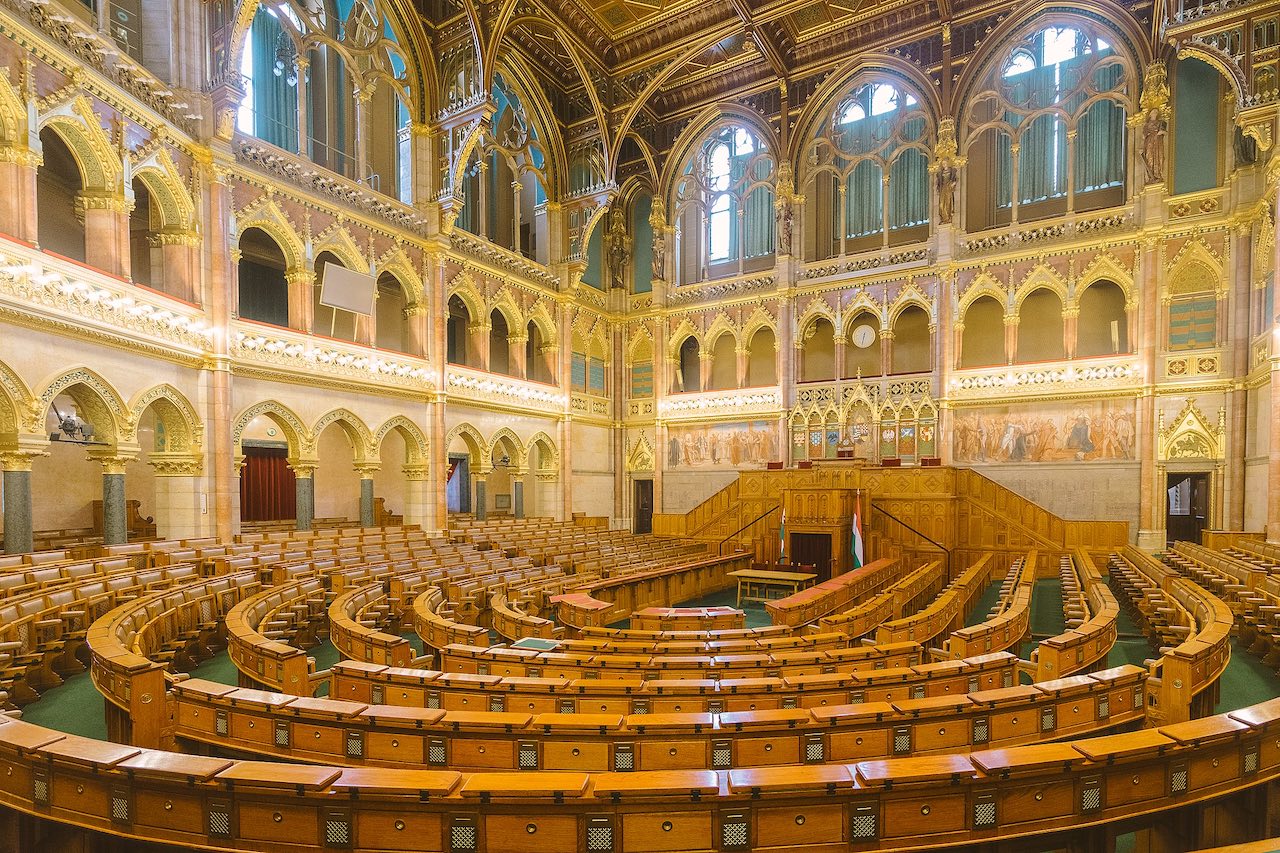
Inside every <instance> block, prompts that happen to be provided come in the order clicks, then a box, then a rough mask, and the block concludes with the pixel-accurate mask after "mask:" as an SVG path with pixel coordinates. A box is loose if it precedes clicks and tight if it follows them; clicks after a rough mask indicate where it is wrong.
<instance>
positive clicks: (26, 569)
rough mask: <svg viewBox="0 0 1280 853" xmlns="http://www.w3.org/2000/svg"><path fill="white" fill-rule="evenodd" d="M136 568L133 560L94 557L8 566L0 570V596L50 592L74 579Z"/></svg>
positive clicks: (72, 581)
mask: <svg viewBox="0 0 1280 853" xmlns="http://www.w3.org/2000/svg"><path fill="white" fill-rule="evenodd" d="M18 556H25V555H18ZM136 568H137V567H136V566H135V565H134V561H133V560H131V559H129V558H128V557H104V558H101V559H98V560H76V561H74V562H68V563H61V562H59V563H53V564H51V565H46V566H19V567H17V568H10V569H6V570H3V571H0V599H5V598H17V597H18V596H22V595H29V594H31V593H37V592H50V591H52V590H53V589H54V588H56V587H60V586H64V585H66V584H69V583H74V582H75V581H78V580H87V579H89V578H94V577H101V576H104V575H109V574H112V573H114V572H120V571H131V570H134V569H136Z"/></svg>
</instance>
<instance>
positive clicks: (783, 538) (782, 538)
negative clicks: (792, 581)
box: [778, 507, 787, 563]
mask: <svg viewBox="0 0 1280 853" xmlns="http://www.w3.org/2000/svg"><path fill="white" fill-rule="evenodd" d="M786 561H787V508H786V507H783V508H782V524H781V525H780V526H779V527H778V562H779V563H785V562H786Z"/></svg>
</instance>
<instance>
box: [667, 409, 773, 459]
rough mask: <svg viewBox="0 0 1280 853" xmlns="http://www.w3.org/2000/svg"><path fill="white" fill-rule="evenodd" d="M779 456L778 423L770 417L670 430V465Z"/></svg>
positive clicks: (668, 431) (668, 439)
mask: <svg viewBox="0 0 1280 853" xmlns="http://www.w3.org/2000/svg"><path fill="white" fill-rule="evenodd" d="M779 458H781V457H780V456H779V454H778V430H777V425H776V424H775V423H772V422H769V421H753V422H750V423H735V424H714V425H708V426H696V427H674V426H673V427H670V428H668V430H667V467H668V468H677V467H692V468H697V467H706V466H712V465H716V466H720V465H723V466H734V465H749V464H752V463H758V464H763V463H765V462H771V461H773V460H776V459H779Z"/></svg>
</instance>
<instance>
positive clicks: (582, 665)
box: [442, 643, 1018, 703]
mask: <svg viewBox="0 0 1280 853" xmlns="http://www.w3.org/2000/svg"><path fill="white" fill-rule="evenodd" d="M487 651H488V650H487V649H466V648H458V649H455V650H453V652H454V653H453V654H451V655H450V656H449V657H447V658H446V659H445V660H444V664H445V665H444V666H442V669H443V671H444V672H446V673H448V674H461V675H470V676H482V677H493V676H497V677H500V678H509V677H510V678H542V679H547V678H553V679H569V680H576V681H578V682H579V687H580V690H579V692H582V689H583V688H584V687H585V685H586V684H590V685H591V686H590V687H589V688H586V689H589V691H590V692H591V693H593V694H594V693H604V692H614V693H622V692H626V691H638V690H639V689H641V688H642V687H643V686H644V685H649V684H653V683H655V682H657V683H662V684H665V685H671V689H681V690H686V691H688V692H694V691H695V690H696V691H699V692H704V693H705V692H708V691H710V690H712V689H714V688H716V687H720V688H723V689H729V688H730V687H731V688H732V689H734V690H736V691H738V692H744V693H750V694H752V695H753V696H762V695H765V694H773V697H774V699H773V700H774V701H776V702H778V703H781V702H783V701H784V700H785V699H786V698H787V694H788V693H790V692H792V690H793V688H792V687H791V686H790V685H793V684H794V685H797V686H798V688H799V689H800V690H804V689H810V690H812V689H814V688H816V687H817V686H818V685H822V686H823V687H825V688H827V689H831V690H837V691H843V694H842V695H844V696H845V697H846V698H843V699H838V700H836V701H837V703H842V702H862V701H872V700H874V701H881V700H883V701H892V700H893V699H895V698H907V697H915V698H919V697H922V696H944V695H959V694H961V693H965V692H967V691H970V690H985V689H990V688H993V687H999V686H1009V685H1012V684H1013V683H1014V680H1015V679H1014V671H1015V667H1016V665H1017V663H1018V659H1017V658H1016V657H1014V656H1013V655H1011V654H1008V653H1007V652H997V653H993V654H989V655H977V656H975V657H973V658H966V659H962V660H952V661H935V662H932V663H914V661H917V660H919V656H920V650H919V647H918V646H916V645H915V644H914V643H903V644H894V645H893V646H889V647H885V648H880V647H876V646H864V647H858V648H853V649H845V650H842V652H840V653H831V652H821V653H815V654H805V655H803V656H800V655H787V656H782V657H778V658H772V657H770V656H765V655H761V656H753V658H756V657H758V658H762V659H760V660H757V659H751V660H741V659H740V658H742V657H745V656H728V657H726V658H712V659H710V660H708V659H705V658H692V659H690V658H688V657H685V656H678V655H665V656H655V657H642V658H637V659H635V660H631V661H628V660H625V659H619V658H618V656H606V657H604V658H602V659H599V660H596V659H588V660H582V661H573V660H570V661H566V660H564V659H563V656H556V655H555V654H554V653H533V654H530V655H502V656H497V655H489V654H486V652H487ZM510 651H515V652H520V651H523V650H520V649H515V650H510ZM680 682H688V686H687V687H679V688H677V687H676V685H679V684H680Z"/></svg>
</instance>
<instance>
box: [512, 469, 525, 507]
mask: <svg viewBox="0 0 1280 853" xmlns="http://www.w3.org/2000/svg"><path fill="white" fill-rule="evenodd" d="M523 478H524V471H523V470H522V469H520V468H516V469H514V470H513V471H512V472H511V514H512V515H514V516H515V517H516V518H524V479H523Z"/></svg>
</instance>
